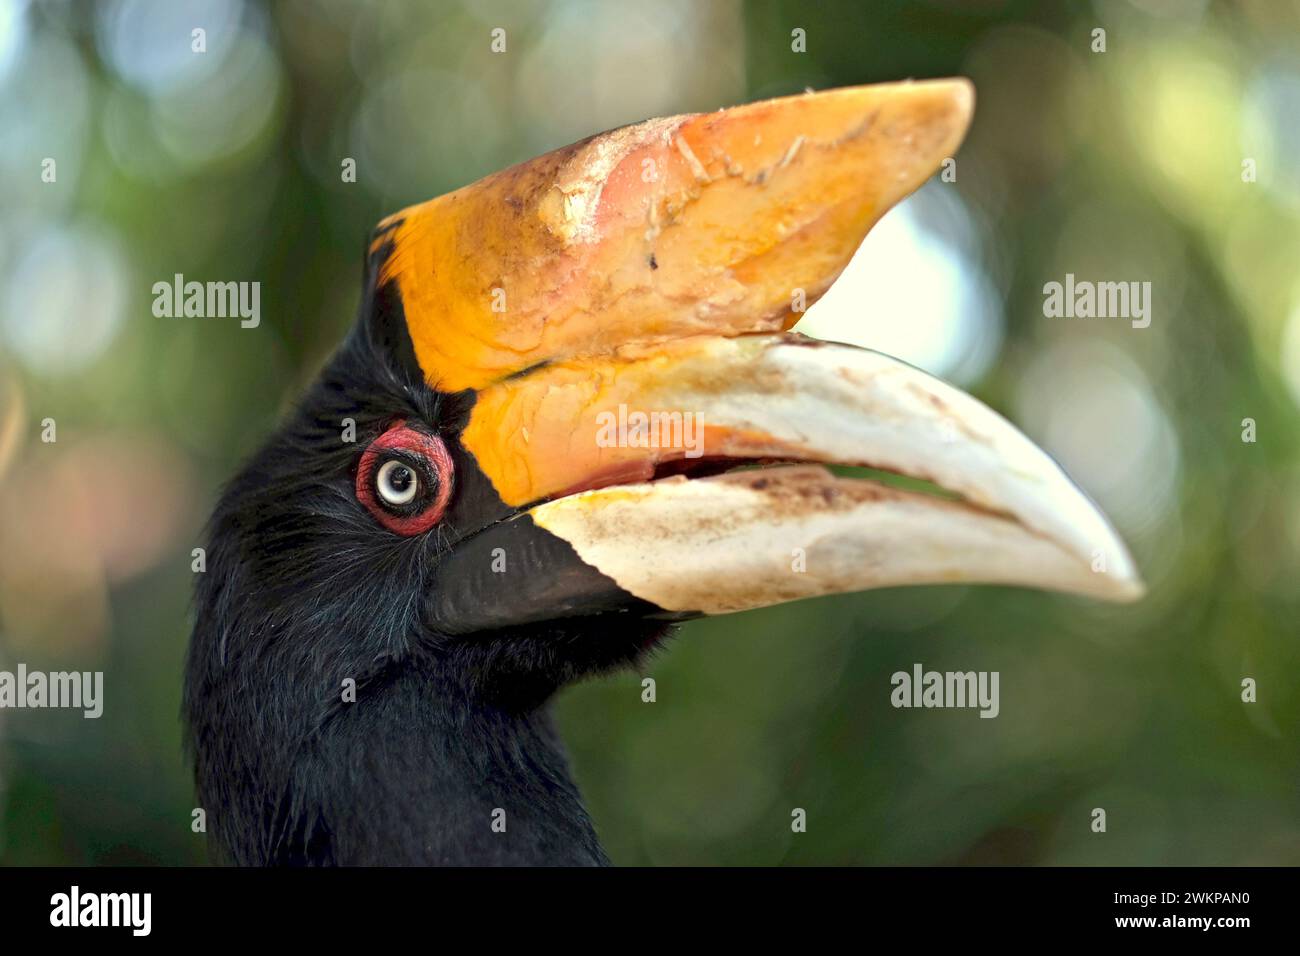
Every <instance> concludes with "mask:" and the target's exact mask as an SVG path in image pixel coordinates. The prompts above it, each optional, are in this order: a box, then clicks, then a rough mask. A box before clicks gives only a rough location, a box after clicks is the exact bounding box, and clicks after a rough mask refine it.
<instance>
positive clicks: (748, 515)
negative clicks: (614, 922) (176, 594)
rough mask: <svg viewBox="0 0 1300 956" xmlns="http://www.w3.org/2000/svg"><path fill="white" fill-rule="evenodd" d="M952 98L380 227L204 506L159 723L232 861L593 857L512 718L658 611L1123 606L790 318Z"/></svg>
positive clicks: (919, 383) (532, 733) (1021, 446)
mask: <svg viewBox="0 0 1300 956" xmlns="http://www.w3.org/2000/svg"><path fill="white" fill-rule="evenodd" d="M972 106H973V91H972V89H971V87H970V85H969V83H967V82H966V81H964V80H941V81H930V82H911V83H900V84H888V85H880V86H869V87H859V88H851V89H841V90H833V91H829V92H824V93H816V94H807V95H803V96H795V97H790V98H786V99H778V100H772V101H768V102H762V103H754V104H751V105H748V106H742V107H738V108H735V109H729V110H723V111H720V112H717V113H711V114H699V115H689V116H678V117H673V118H670V119H659V120H651V121H648V122H645V123H642V124H639V125H636V126H631V127H626V128H623V129H619V130H615V131H613V132H609V133H604V134H601V135H599V136H595V137H593V138H591V139H588V140H585V141H583V142H581V143H577V144H575V145H573V146H569V147H566V148H564V149H560V150H557V151H555V152H553V153H550V154H547V155H545V156H542V157H540V158H538V159H534V160H532V161H530V162H526V163H523V164H521V165H518V166H515V167H513V168H511V169H507V170H505V171H503V172H500V173H497V174H495V175H492V176H489V177H487V178H486V179H484V180H482V181H480V182H477V183H475V184H473V185H470V186H467V187H465V188H463V189H460V190H458V191H456V192H453V193H451V194H449V195H446V196H442V197H440V198H437V199H434V200H432V201H430V202H427V203H424V204H423V205H419V206H415V207H412V208H410V209H407V210H405V211H403V212H400V213H398V214H397V215H395V216H392V217H391V218H389V219H387V220H385V221H384V222H382V223H381V224H380V226H379V227H378V228H377V230H376V231H375V233H374V235H373V237H372V239H371V242H370V244H369V247H368V249H367V254H366V290H365V294H364V298H363V302H362V306H361V311H360V316H359V319H358V322H357V324H356V326H355V328H354V329H353V331H352V333H351V334H350V336H349V337H348V339H347V340H346V341H345V343H344V344H343V345H342V346H341V348H340V349H339V351H338V352H337V353H336V354H335V356H334V357H333V358H332V359H331V361H330V362H329V364H328V366H327V367H326V368H325V370H324V371H323V372H322V374H321V375H320V378H319V380H318V381H317V382H316V383H315V384H314V386H313V387H312V388H311V389H310V390H309V391H308V393H307V395H306V396H305V398H304V399H303V400H302V402H301V404H300V405H299V406H298V408H297V409H296V411H294V412H293V413H292V414H291V415H290V416H289V418H288V421H287V422H286V423H285V424H284V425H283V426H282V427H281V428H280V430H279V431H278V433H277V434H276V435H275V436H274V437H273V438H272V439H271V440H270V441H269V442H268V444H267V445H266V446H265V447H264V448H263V449H262V451H261V452H260V453H258V454H257V455H255V456H254V457H253V459H252V460H251V462H250V463H249V464H248V465H247V466H246V467H245V469H244V470H243V471H242V473H241V474H239V476H238V477H236V478H235V479H234V481H233V482H232V483H231V484H230V485H229V487H228V488H227V489H226V491H225V493H224V494H223V496H222V498H221V501H220V503H219V505H218V506H217V509H216V512H215V515H214V516H213V519H212V526H211V532H210V534H211V541H210V547H209V556H208V564H207V573H206V574H204V575H203V576H202V577H201V580H200V584H199V586H198V594H197V615H196V625H195V630H194V635H193V639H192V642H191V648H190V656H189V661H188V674H187V681H186V692H185V710H186V717H187V720H188V724H189V737H190V746H191V748H192V751H193V754H194V759H195V763H196V771H197V779H198V786H199V793H200V798H201V802H202V805H203V806H204V807H205V808H207V810H208V814H209V820H210V823H211V826H212V829H213V831H214V833H215V835H216V838H217V842H218V843H219V844H220V846H222V847H223V848H224V849H225V850H226V852H227V853H228V854H229V855H230V856H231V857H232V858H233V859H234V860H236V861H238V862H245V863H266V862H439V861H443V862H479V861H482V862H491V861H502V862H510V861H539V862H601V861H602V860H603V855H602V853H601V851H600V849H599V845H598V843H597V842H596V840H595V836H594V832H593V830H592V827H591V824H590V821H589V820H588V818H587V815H586V813H585V811H584V810H583V809H582V806H581V802H580V801H579V799H578V795H577V792H576V789H575V788H574V786H573V784H572V783H571V782H570V780H569V777H568V775H567V772H566V770H565V766H564V757H563V754H562V751H561V749H560V747H559V745H558V743H557V742H556V741H555V739H554V735H553V733H552V731H551V729H550V725H549V723H548V721H547V718H546V712H545V708H544V707H543V706H542V705H543V704H544V703H545V702H546V700H547V699H548V698H549V697H550V696H551V694H552V693H553V692H554V691H555V690H556V689H557V688H558V687H560V686H561V685H563V684H564V683H566V682H568V681H570V680H573V679H575V678H578V677H581V676H582V675H584V674H587V673H591V672H595V671H599V670H603V669H608V668H611V667H616V666H619V665H621V664H626V663H629V662H632V661H635V660H636V659H637V657H638V656H639V655H640V654H642V653H643V652H644V651H645V650H646V649H647V648H648V647H650V646H652V645H653V644H654V643H655V642H656V641H658V640H659V639H660V638H661V637H663V635H664V634H665V632H666V631H667V630H668V629H670V627H671V625H672V622H674V621H679V620H682V619H686V618H690V617H693V616H696V615H701V614H719V613H725V612H730V611H738V610H741V609H745V608H755V607H761V606H764V605H769V604H774V603H778V602H783V601H790V600H794V599H796V598H804V597H812V596H815V595H821V594H829V593H834V592H843V591H852V590H859V589H865V588H874V587H884V586H893V585H903V584H932V583H942V582H991V583H999V584H1015V585H1025V586H1030V587H1038V588H1049V589H1053V590H1060V591H1069V592H1075V593H1079V594H1084V595H1091V596H1093V597H1097V598H1102V599H1108V600H1129V599H1133V598H1135V597H1136V596H1138V595H1139V594H1140V592H1141V584H1140V582H1139V579H1138V576H1137V573H1136V571H1135V569H1134V566H1133V563H1132V561H1131V560H1130V558H1129V556H1128V554H1127V553H1126V551H1125V549H1124V546H1123V544H1122V543H1121V542H1120V540H1119V538H1118V537H1117V536H1116V534H1115V532H1114V531H1113V530H1112V529H1111V527H1110V526H1109V524H1108V523H1107V521H1106V519H1105V518H1104V517H1103V516H1102V514H1101V513H1100V512H1099V511H1098V510H1097V508H1096V507H1095V506H1094V505H1093V504H1092V503H1091V502H1090V501H1089V500H1088V499H1087V497H1085V495H1084V494H1083V493H1082V492H1080V491H1079V489H1078V488H1076V487H1075V486H1074V485H1073V484H1072V483H1071V482H1070V480H1069V479H1068V478H1067V477H1066V475H1065V474H1064V473H1063V472H1062V471H1061V469H1060V468H1059V467H1058V466H1057V465H1056V464H1055V463H1054V462H1053V461H1052V460H1051V459H1050V458H1049V457H1048V456H1047V455H1046V454H1045V453H1043V452H1042V451H1040V450H1039V449H1038V448H1037V447H1035V446H1034V445H1033V444H1032V443H1031V442H1030V441H1029V440H1028V439H1026V438H1025V437H1024V436H1023V435H1021V434H1020V432H1018V431H1017V430H1016V429H1015V428H1014V427H1012V426H1011V425H1010V424H1008V423H1007V422H1006V421H1005V420H1004V419H1002V418H1001V417H999V416H998V415H997V414H995V413H994V412H992V411H991V410H989V409H988V408H986V407H985V406H983V405H982V404H980V403H979V402H977V401H976V400H974V399H973V398H971V397H969V396H967V395H965V394H964V393H962V392H960V391H958V390H956V389H954V388H951V387H949V386H947V385H945V384H943V383H942V382H940V381H937V380H936V379H934V378H931V377H930V376H929V375H926V374H925V373H923V372H920V371H918V370H917V369H915V368H912V367H910V366H908V365H906V364H904V363H902V362H899V361H897V360H895V359H892V358H890V357H888V356H885V355H881V354H879V353H876V352H872V351H868V350H865V349H861V348H855V347H850V346H847V345H839V344H834V343H829V342H817V341H813V340H810V339H807V338H804V337H801V336H799V335H796V334H793V333H790V332H789V331H788V330H789V328H790V327H791V326H792V325H793V324H794V322H795V320H796V319H797V318H798V317H799V311H800V308H801V305H802V304H804V303H809V304H810V303H811V302H813V301H814V300H815V299H816V298H817V297H818V296H820V295H821V294H822V293H823V292H825V291H826V289H827V288H828V287H829V286H830V284H831V283H832V282H833V281H834V279H835V278H836V276H837V275H838V274H839V273H840V271H841V270H842V269H843V268H844V266H845V265H846V264H847V262H848V260H849V258H850V257H851V255H852V254H853V252H854V251H855V249H856V248H857V246H858V244H859V243H860V241H861V240H862V238H863V236H864V235H865V233H866V232H867V230H868V229H869V228H870V227H871V226H872V225H873V224H874V223H875V222H876V221H877V220H878V219H879V218H880V216H881V215H882V214H883V213H884V212H885V211H886V210H887V209H888V208H889V207H890V206H891V205H893V204H894V203H896V202H897V201H899V200H900V199H901V198H903V197H904V196H906V195H907V194H909V193H910V192H912V191H913V190H914V189H916V188H917V187H918V186H919V185H920V184H921V183H922V182H924V180H925V179H926V178H928V177H929V175H930V174H931V173H932V172H933V171H934V170H935V169H936V168H937V167H938V165H939V164H940V162H941V161H942V160H943V159H944V158H946V157H948V156H951V155H952V154H953V153H954V152H955V151H956V149H957V146H958V144H959V143H960V140H961V138H962V136H963V135H964V133H965V130H966V127H967V125H968V122H969V120H970V115H971V111H972ZM898 320H899V321H906V320H907V317H906V316H899V317H898ZM828 465H848V466H868V467H870V468H874V469H878V470H883V471H888V472H895V473H899V474H902V475H907V476H912V477H915V478H919V479H924V480H925V481H927V482H930V483H931V484H932V485H935V486H938V487H939V489H942V490H943V491H946V492H947V494H928V493H924V492H922V491H910V490H901V489H899V488H897V487H893V486H890V485H885V484H880V483H877V482H874V481H870V480H864V479H859V478H853V477H842V476H838V475H837V474H836V473H834V472H832V471H831V470H829V469H828V468H827V467H826V466H828ZM741 466H748V467H741ZM498 811H500V812H498ZM498 823H500V824H501V825H500V826H498V825H496V824H498Z"/></svg>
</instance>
